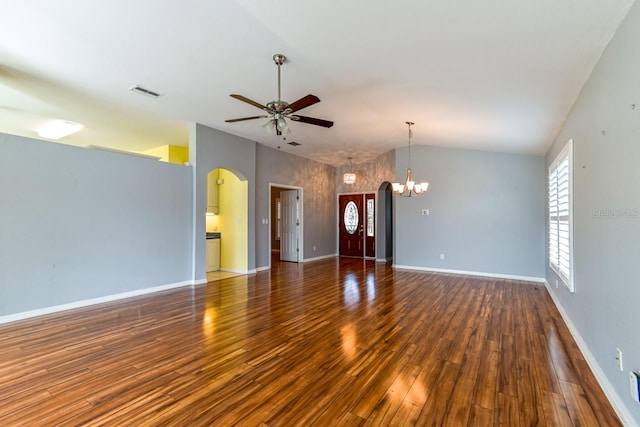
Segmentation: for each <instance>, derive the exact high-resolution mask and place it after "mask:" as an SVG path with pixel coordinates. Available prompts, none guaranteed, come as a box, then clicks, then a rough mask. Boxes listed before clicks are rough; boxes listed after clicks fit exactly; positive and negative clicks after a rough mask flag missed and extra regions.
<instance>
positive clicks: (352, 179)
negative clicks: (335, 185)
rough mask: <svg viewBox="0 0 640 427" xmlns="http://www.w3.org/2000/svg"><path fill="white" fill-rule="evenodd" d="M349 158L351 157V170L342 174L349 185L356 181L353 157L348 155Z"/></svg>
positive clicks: (343, 180)
mask: <svg viewBox="0 0 640 427" xmlns="http://www.w3.org/2000/svg"><path fill="white" fill-rule="evenodd" d="M347 158H348V159H349V165H350V167H349V170H350V171H351V172H347V173H345V174H343V175H342V182H344V183H345V184H348V185H353V184H355V183H356V174H355V173H354V172H353V162H352V161H351V159H353V157H347Z"/></svg>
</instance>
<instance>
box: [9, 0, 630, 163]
mask: <svg viewBox="0 0 640 427" xmlns="http://www.w3.org/2000/svg"><path fill="white" fill-rule="evenodd" d="M633 2H634V1H633V0H607V1H603V0H562V1H557V0H523V1H513V0H487V1H477V0H454V1H443V0H413V1H409V0H401V1H394V2H391V1H386V0H367V1H364V0H350V1H344V0H341V1H339V0H324V1H313V2H312V1H296V2H294V1H263V0H237V1H210V0H185V1H180V2H178V1H170V0H136V1H131V0H126V1H125V0H110V1H95V0H65V1H51V0H21V1H12V0H0V20H1V21H0V23H1V25H0V132H5V133H12V134H18V135H24V136H29V137H37V136H36V129H37V128H38V127H39V126H40V125H41V124H42V123H43V122H45V121H47V120H50V119H63V120H70V121H75V122H79V123H82V124H83V125H84V126H85V128H84V129H83V130H82V131H80V132H79V133H77V134H75V135H72V136H69V137H67V138H65V139H64V140H61V142H64V143H69V144H74V145H80V146H85V145H89V144H94V145H103V146H109V147H112V148H118V149H124V150H138V151H139V150H145V149H149V148H153V147H155V146H159V145H164V144H176V145H186V144H187V140H188V136H187V124H188V123H189V122H199V123H202V124H204V125H207V126H210V127H213V128H216V129H220V130H223V131H225V132H229V133H232V134H235V135H239V136H242V137H245V138H248V139H251V140H255V141H257V142H259V143H261V144H264V145H267V146H270V147H277V146H281V147H282V149H283V150H285V151H289V152H292V153H296V154H299V155H301V156H305V157H309V158H312V159H315V160H318V161H321V162H324V163H328V164H332V165H342V164H347V163H348V160H347V157H348V156H353V158H354V162H356V163H360V162H364V161H368V160H371V159H373V158H374V157H375V156H377V155H379V154H381V153H384V152H386V151H388V150H390V149H393V148H397V147H401V146H405V145H406V143H407V128H406V125H405V124H404V122H405V121H407V120H410V121H413V122H415V123H416V124H415V126H414V127H413V131H414V138H413V140H412V142H413V143H414V144H427V145H438V146H447V147H459V148H468V149H478V150H490V151H502V152H513V153H528V154H543V153H544V152H545V151H546V149H547V148H548V146H549V145H550V143H551V142H552V140H553V139H554V137H555V135H556V134H557V132H558V130H559V129H560V127H561V125H562V124H563V122H564V120H565V118H566V116H567V114H568V113H569V111H570V109H571V106H572V105H573V103H574V101H575V99H576V97H577V96H578V94H579V92H580V90H581V88H582V86H583V85H584V83H585V82H586V80H587V79H588V77H589V75H590V73H591V71H592V69H593V67H594V66H595V64H596V63H597V61H598V59H599V58H600V56H601V54H602V52H603V50H604V49H605V47H606V45H607V43H608V42H609V40H610V39H611V37H612V36H613V34H614V33H615V31H616V29H617V28H618V26H619V25H620V22H621V21H622V19H623V18H624V17H625V16H626V14H627V12H628V10H629V8H630V7H631V6H632V4H633ZM275 53H283V54H285V55H286V56H287V58H288V61H287V62H286V63H285V64H284V65H283V68H282V98H283V99H284V100H286V101H288V102H293V101H294V100H296V99H298V98H301V97H302V96H304V95H307V94H309V93H311V94H314V95H317V96H318V97H319V98H320V99H321V102H320V103H318V104H316V105H313V106H311V107H308V108H306V109H304V110H301V111H300V112H299V113H300V114H303V115H305V116H313V117H318V118H322V119H326V120H331V121H334V122H335V125H334V126H333V127H332V128H330V129H326V128H322V127H318V126H312V125H308V124H301V123H291V124H290V126H291V129H292V133H291V134H289V135H284V137H286V140H283V136H280V137H278V136H276V135H274V134H268V133H267V132H265V130H264V129H263V128H262V124H263V123H264V122H265V119H259V120H252V121H244V122H238V123H225V120H226V119H230V118H235V117H245V116H254V115H259V114H261V112H260V110H258V109H256V108H255V107H252V106H251V105H249V104H246V103H243V102H240V101H238V100H235V99H233V98H231V97H229V94H231V93H237V94H241V95H244V96H246V97H249V98H251V99H253V100H255V101H258V102H260V103H263V104H265V103H267V102H269V101H272V100H274V99H276V98H277V85H276V66H275V65H274V63H273V60H272V56H273V54H275ZM136 84H138V85H141V86H143V87H145V88H148V89H151V90H153V91H156V92H159V93H160V94H162V96H161V97H160V98H157V99H153V98H150V97H146V96H141V95H139V94H136V93H134V92H132V91H129V90H128V89H129V87H131V86H133V85H136ZM291 141H296V142H298V143H300V144H301V145H300V146H298V147H292V146H289V145H287V144H286V143H287V142H291Z"/></svg>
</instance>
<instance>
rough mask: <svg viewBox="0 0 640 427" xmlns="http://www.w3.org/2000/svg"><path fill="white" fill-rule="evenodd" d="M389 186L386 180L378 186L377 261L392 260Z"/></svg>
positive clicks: (391, 195) (391, 210) (391, 213)
mask: <svg viewBox="0 0 640 427" xmlns="http://www.w3.org/2000/svg"><path fill="white" fill-rule="evenodd" d="M391 188H392V187H391V183H390V182H388V181H385V182H383V183H382V184H380V187H378V215H377V231H378V240H377V242H376V259H377V260H378V261H391V260H393V192H392V191H391Z"/></svg>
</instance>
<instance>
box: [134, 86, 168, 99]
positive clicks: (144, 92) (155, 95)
mask: <svg viewBox="0 0 640 427" xmlns="http://www.w3.org/2000/svg"><path fill="white" fill-rule="evenodd" d="M129 90H130V91H132V92H136V93H139V94H140V95H146V96H150V97H151V98H158V97H160V96H162V95H160V94H159V93H158V92H154V91H152V90H149V89H146V88H144V87H142V86H140V85H135V86H131V87H130V88H129Z"/></svg>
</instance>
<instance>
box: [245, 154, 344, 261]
mask: <svg viewBox="0 0 640 427" xmlns="http://www.w3.org/2000/svg"><path fill="white" fill-rule="evenodd" d="M256 153H257V154H256V203H255V208H256V213H255V230H256V265H257V267H258V268H260V267H267V266H268V265H269V262H270V258H269V257H270V254H271V252H270V250H269V225H268V224H262V219H263V218H269V183H272V184H281V185H289V186H294V187H301V188H302V189H303V204H304V206H303V221H304V223H303V230H304V236H303V239H304V248H303V255H304V258H305V259H309V258H316V257H320V256H325V255H332V254H335V253H336V229H337V223H336V215H337V213H336V209H337V208H336V197H335V194H336V186H335V174H336V171H335V168H334V167H333V166H329V165H325V164H323V163H319V162H315V161H313V160H309V159H305V158H303V157H299V156H296V155H294V154H290V153H286V152H283V151H280V150H275V149H273V148H269V147H266V146H264V145H261V144H256ZM314 246H315V247H316V248H315V251H314V249H313V247H314Z"/></svg>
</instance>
